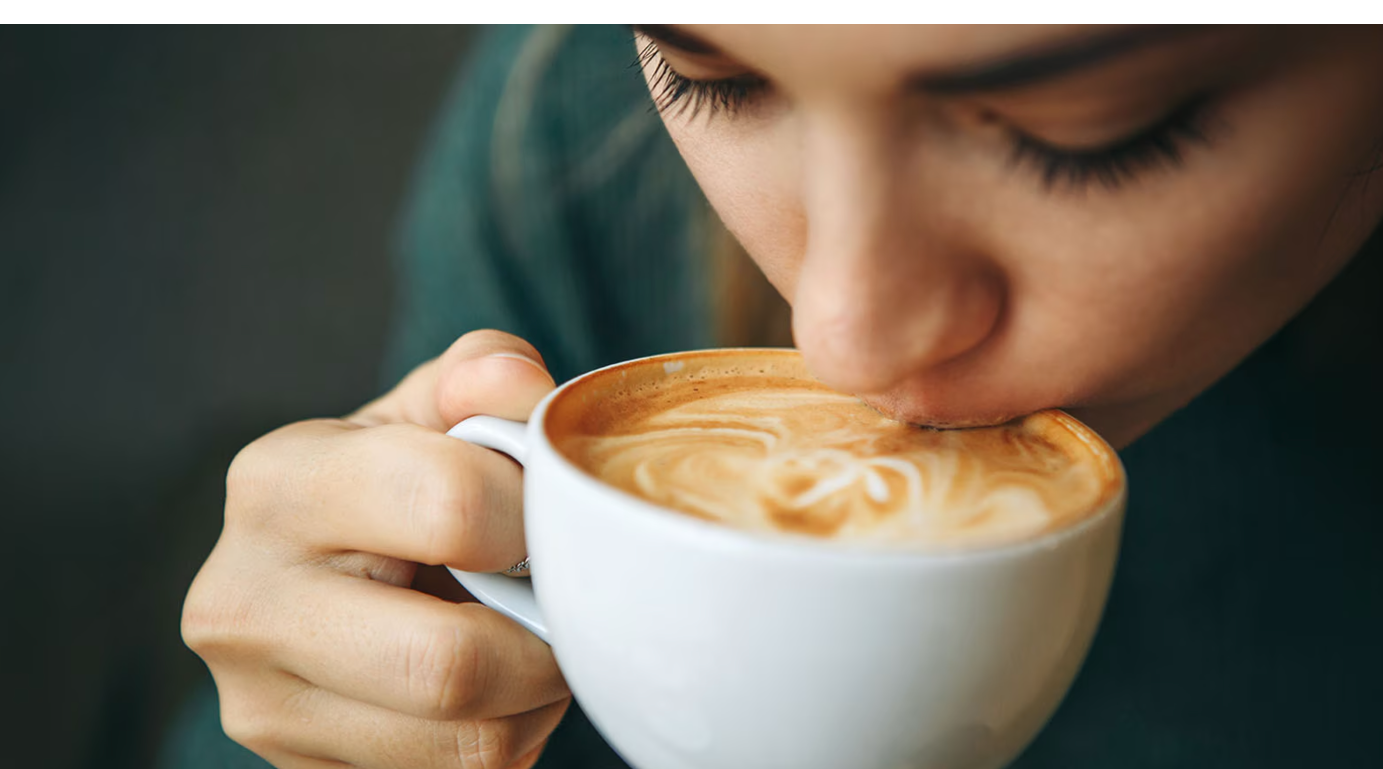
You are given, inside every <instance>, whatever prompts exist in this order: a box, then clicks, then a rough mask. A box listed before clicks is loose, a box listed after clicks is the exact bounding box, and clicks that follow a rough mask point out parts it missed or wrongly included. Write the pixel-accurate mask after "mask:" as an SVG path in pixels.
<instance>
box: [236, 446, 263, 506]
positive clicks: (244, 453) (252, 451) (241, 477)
mask: <svg viewBox="0 0 1383 769" xmlns="http://www.w3.org/2000/svg"><path fill="white" fill-rule="evenodd" d="M267 454H269V451H268V450H267V449H266V448H265V443H264V439H262V438H261V439H260V440H257V441H254V442H253V443H251V444H249V445H248V446H246V447H244V448H242V449H241V450H240V451H237V452H236V454H235V457H234V458H233V459H231V463H230V466H229V467H228V468H226V499H227V501H229V500H231V499H240V498H244V497H246V496H248V495H250V494H252V493H253V492H255V491H256V490H257V489H258V488H259V487H260V486H261V485H262V482H263V479H264V477H265V475H266V474H267V472H269V468H270V467H271V461H270V458H269V457H268V456H266V455H267Z"/></svg>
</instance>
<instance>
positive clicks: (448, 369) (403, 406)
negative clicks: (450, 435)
mask: <svg viewBox="0 0 1383 769" xmlns="http://www.w3.org/2000/svg"><path fill="white" fill-rule="evenodd" d="M553 386H554V383H553V381H552V376H551V375H550V374H548V372H547V367H546V365H545V364H544V363H543V359H542V356H541V355H539V354H538V351H537V350H536V349H534V347H533V345H530V344H529V343H528V342H525V341H524V340H522V339H520V338H519V337H516V336H514V335H513V334H506V333H504V332H502V331H491V330H483V331H473V332H471V333H469V334H466V335H464V336H462V337H461V338H459V339H457V340H456V341H455V342H454V343H452V345H451V347H450V348H448V349H447V351H446V352H445V353H443V354H442V355H441V356H440V357H439V358H437V359H436V360H433V361H429V362H428V363H425V364H423V365H421V366H419V367H418V368H416V369H414V370H413V372H412V373H410V374H409V375H408V376H407V377H405V378H404V380H403V381H402V382H400V383H399V385H398V386H397V387H395V388H394V389H393V390H392V391H390V392H389V393H387V394H386V395H384V396H382V397H380V398H379V399H377V400H375V401H373V402H371V403H369V404H366V405H365V406H364V407H362V408H361V409H360V410H359V411H357V412H356V413H355V414H352V415H351V416H350V417H349V419H351V420H352V421H354V422H357V423H359V424H364V425H370V426H373V425H379V424H388V423H396V422H411V423H413V424H419V425H424V426H426V427H430V428H432V429H433V430H437V431H440V432H445V431H446V430H448V429H450V428H451V427H452V426H453V425H455V424H456V423H457V422H459V421H461V420H462V419H465V418H466V417H471V416H475V415H476V414H489V415H491V416H497V417H503V418H505V419H516V420H523V419H527V418H528V414H529V412H531V411H532V410H533V406H534V405H536V404H537V403H538V401H539V400H541V399H542V397H543V396H544V395H546V394H547V392H548V391H550V390H551V389H552V388H553Z"/></svg>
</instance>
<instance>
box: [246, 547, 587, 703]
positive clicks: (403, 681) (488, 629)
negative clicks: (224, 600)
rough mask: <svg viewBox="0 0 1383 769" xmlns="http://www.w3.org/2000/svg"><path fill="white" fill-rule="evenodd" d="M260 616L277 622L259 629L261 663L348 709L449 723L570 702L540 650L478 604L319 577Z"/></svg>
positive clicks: (289, 589)
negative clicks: (362, 706) (349, 703)
mask: <svg viewBox="0 0 1383 769" xmlns="http://www.w3.org/2000/svg"><path fill="white" fill-rule="evenodd" d="M269 611H271V612H275V613H278V614H279V615H280V616H279V617H277V618H276V619H277V621H275V622H270V623H265V627H266V628H271V630H270V632H273V633H275V634H276V635H275V637H274V638H271V639H267V640H268V641H269V643H266V644H264V645H263V647H264V648H267V649H270V650H272V651H271V652H270V653H269V656H270V662H271V663H272V664H274V665H276V666H278V667H279V668H281V669H282V670H284V671H286V672H288V673H291V674H293V675H294V676H297V677H299V678H302V679H304V680H306V681H310V682H311V683H313V684H315V685H316V686H319V687H321V688H323V689H327V690H329V691H332V692H336V693H338V694H340V695H342V696H344V697H347V698H349V699H352V700H357V701H360V702H364V703H368V704H371V705H375V706H379V707H381V708H385V709H388V710H394V711H399V712H402V713H408V714H410V715H413V716H416V717H419V718H426V719H432V720H455V719H462V718H494V717H500V716H507V715H513V714H516V713H523V712H526V711H529V710H533V709H535V708H538V707H541V706H543V705H548V704H551V703H553V702H556V701H558V700H561V699H564V698H566V697H568V696H570V692H569V691H568V689H567V686H566V682H565V681H564V680H563V678H562V674H561V671H560V670H558V668H557V663H556V661H555V660H554V659H553V656H552V650H551V649H550V648H549V647H548V645H547V644H545V643H543V642H542V641H541V640H540V639H538V637H537V636H534V635H533V634H532V633H529V632H528V631H527V630H524V629H523V627H521V626H520V625H519V624H518V623H516V622H514V621H513V620H510V619H509V618H507V617H505V616H503V615H501V614H499V613H498V612H495V611H493V610H491V609H488V608H486V607H485V606H482V605H480V604H475V603H468V604H452V603H448V602H446V601H442V600H440V599H437V598H433V597H431V596H428V595H424V594H422V593H418V592H416V591H412V590H408V589H405V588H397V587H393V586H390V585H385V584H382V583H379V582H373V581H370V580H364V579H355V578H349V577H343V576H341V575H339V574H323V575H321V576H318V577H313V578H312V579H308V580H299V581H297V582H295V583H293V584H292V585H288V586H286V587H285V589H284V590H282V591H281V592H280V593H279V594H278V595H277V596H276V597H275V605H274V606H273V607H272V608H271V609H269ZM274 641H277V643H274Z"/></svg>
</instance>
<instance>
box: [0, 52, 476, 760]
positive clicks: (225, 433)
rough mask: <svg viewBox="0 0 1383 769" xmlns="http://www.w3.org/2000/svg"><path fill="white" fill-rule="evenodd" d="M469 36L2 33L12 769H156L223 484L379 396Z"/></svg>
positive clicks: (1, 438) (0, 292)
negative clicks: (299, 432) (441, 108)
mask: <svg viewBox="0 0 1383 769" xmlns="http://www.w3.org/2000/svg"><path fill="white" fill-rule="evenodd" d="M470 37H471V33H470V30H467V29H458V28H408V27H388V28H369V27H366V28H359V27H333V28H308V29H303V28H211V29H203V28H194V29H187V28H130V27H122V28H101V29H88V28H61V29H45V28H16V27H10V28H3V29H0V409H3V411H2V412H0V473H3V476H0V479H2V480H3V496H0V509H3V519H0V520H3V525H4V530H3V533H2V534H0V580H3V584H4V596H5V601H4V610H5V611H4V613H3V614H0V643H2V644H3V646H2V647H0V660H3V662H0V698H3V699H0V704H3V711H0V724H3V726H2V727H0V729H3V730H4V731H3V732H0V734H3V737H4V743H3V744H4V745H5V748H4V753H3V754H0V755H3V758H0V763H3V764H4V765H5V766H13V767H26V768H28V767H98V766H99V767H147V766H150V765H151V764H152V763H153V756H154V753H155V750H156V746H157V740H158V736H159V733H160V731H161V730H162V728H163V726H164V724H165V723H166V721H167V719H168V717H169V716H170V714H171V713H172V712H173V710H174V708H175V707H176V704H177V702H178V700H179V699H180V698H181V696H183V695H184V694H185V693H186V691H187V689H188V688H189V686H190V685H192V684H193V683H195V682H196V681H197V680H198V679H199V677H201V676H203V675H205V672H204V671H205V668H204V667H202V665H201V663H200V661H199V660H198V659H197V658H196V657H194V656H193V655H192V654H191V653H190V652H188V651H187V650H186V649H185V648H184V647H183V646H182V644H181V641H180V638H179V634H178V614H179V611H180V609H181V601H182V596H183V593H184V591H185V590H186V588H187V585H188V583H189V582H190V580H191V578H192V576H193V574H194V573H195V571H196V569H197V566H198V565H199V564H200V562H201V560H202V559H203V558H204V557H205V555H206V553H207V552H208V551H209V550H210V548H211V545H212V543H213V542H214V541H215V537H216V533H217V531H218V530H219V527H220V517H221V504H222V495H223V488H222V480H223V476H224V472H225V467H226V465H227V463H228V462H229V460H230V458H231V457H232V456H233V454H234V453H235V451H236V450H237V449H238V448H239V447H240V446H242V445H244V444H245V443H247V442H249V441H250V440H252V439H254V438H255V437H256V436H258V435H260V434H262V433H264V432H266V431H268V430H269V429H272V428H273V427H275V426H278V425H280V424H283V423H286V422H289V421H293V420H297V419H301V418H305V417H310V416H326V415H336V414H339V413H343V412H345V411H348V410H350V409H352V408H354V407H355V406H357V405H359V404H360V403H362V402H363V401H365V400H366V399H368V398H370V397H372V396H373V395H375V394H377V393H378V392H379V389H380V388H379V384H380V383H379V375H378V364H379V361H380V356H381V349H382V345H383V342H384V337H385V333H386V329H387V318H388V313H389V305H390V268H389V262H388V245H389V238H390V231H391V225H392V222H393V219H394V216H395V214H396V211H397V209H398V207H399V204H400V201H401V198H402V194H403V191H404V190H405V188H406V184H407V180H408V177H409V174H410V171H411V167H412V163H413V161H414V158H415V154H416V153H417V151H418V150H419V149H420V146H421V143H422V142H423V140H424V138H425V136H426V133H427V130H428V126H429V119H430V117H431V116H432V114H433V113H434V112H435V111H436V109H437V108H438V104H439V99H440V96H441V93H442V91H443V90H444V88H445V86H446V84H447V82H448V81H449V80H450V79H451V78H452V77H453V76H454V75H455V73H456V72H457V71H458V68H459V66H460V65H461V63H462V62H463V61H464V55H465V52H466V44H467V41H468V39H469V38H470ZM13 748H17V749H18V751H17V753H16V752H15V751H14V749H13ZM12 762H13V763H12Z"/></svg>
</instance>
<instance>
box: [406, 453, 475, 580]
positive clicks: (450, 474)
mask: <svg viewBox="0 0 1383 769" xmlns="http://www.w3.org/2000/svg"><path fill="white" fill-rule="evenodd" d="M440 459H441V458H440V457H437V456H433V457H430V458H428V459H426V460H424V461H422V462H420V463H419V464H418V465H417V466H416V467H415V468H414V473H413V477H412V479H411V483H410V486H409V489H408V492H407V493H408V501H407V505H406V510H407V515H408V520H409V521H410V522H411V523H412V525H413V528H414V531H416V532H417V535H418V537H419V542H420V543H421V545H422V555H423V556H424V557H425V558H426V559H427V562H428V563H432V564H443V563H448V562H455V561H457V560H459V557H460V556H461V554H462V548H463V546H464V544H465V542H466V541H467V539H468V538H469V537H470V535H471V526H470V522H471V520H470V519H471V518H472V517H473V516H474V515H476V514H478V513H479V512H480V511H482V510H483V508H484V505H485V484H484V480H483V479H482V477H481V475H480V474H479V473H476V472H473V471H471V470H470V469H469V468H468V467H466V466H465V465H461V464H448V463H444V462H441V461H439V460H440Z"/></svg>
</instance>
